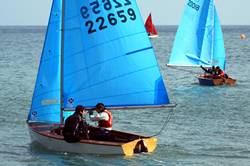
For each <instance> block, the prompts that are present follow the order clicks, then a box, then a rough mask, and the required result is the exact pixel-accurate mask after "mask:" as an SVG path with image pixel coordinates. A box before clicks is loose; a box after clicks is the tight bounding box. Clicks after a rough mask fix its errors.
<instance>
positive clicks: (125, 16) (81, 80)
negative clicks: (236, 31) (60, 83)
mask: <svg viewBox="0 0 250 166" xmlns="http://www.w3.org/2000/svg"><path fill="white" fill-rule="evenodd" d="M65 7H66V8H65V50H64V53H65V58H64V61H65V64H64V72H65V73H64V94H65V103H64V104H65V106H67V104H68V100H71V99H73V100H74V105H76V104H83V105H85V106H95V105H96V103H98V102H103V103H105V104H106V105H110V106H135V105H159V104H168V103H169V100H168V96H167V93H166V90H165V86H164V84H163V80H162V77H161V74H160V72H159V68H158V64H157V61H156V59H155V55H154V51H153V48H152V45H151V43H150V41H149V39H148V38H147V33H146V31H145V28H144V24H143V21H142V19H141V16H140V13H139V10H138V7H137V4H136V1H135V0H122V1H108V0H107V1H100V0H99V1H97V0H96V1H93V0H85V1H80V0H75V1H72V0H66V1H65Z"/></svg>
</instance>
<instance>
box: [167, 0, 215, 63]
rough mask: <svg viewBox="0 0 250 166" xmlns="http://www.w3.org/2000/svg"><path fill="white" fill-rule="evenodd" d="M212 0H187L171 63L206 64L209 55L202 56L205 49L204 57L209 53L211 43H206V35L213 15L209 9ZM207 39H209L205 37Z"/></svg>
mask: <svg viewBox="0 0 250 166" xmlns="http://www.w3.org/2000/svg"><path fill="white" fill-rule="evenodd" d="M211 2H212V1H211V0H200V1H192V0H187V1H186V5H185V9H184V13H183V16H182V20H181V23H180V25H179V27H178V30H177V33H176V37H175V41H174V45H173V48H172V52H171V56H170V59H169V64H170V65H179V66H195V65H201V64H206V63H207V60H208V59H210V58H209V57H206V58H200V57H201V53H202V51H203V54H202V55H203V57H204V56H205V55H208V54H207V53H209V51H208V49H206V50H202V49H205V48H209V47H210V45H209V43H208V42H207V43H206V44H207V46H203V44H204V36H205V34H206V33H207V32H206V31H209V30H210V29H209V28H211V27H209V24H207V20H208V18H210V17H211V14H209V10H210V8H211ZM205 41H207V39H205Z"/></svg>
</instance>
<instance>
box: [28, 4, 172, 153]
mask: <svg viewBox="0 0 250 166" xmlns="http://www.w3.org/2000/svg"><path fill="white" fill-rule="evenodd" d="M99 102H103V103H105V105H106V106H108V109H110V110H112V109H120V110H123V109H139V108H140V109H143V108H165V107H171V106H172V105H171V104H170V103H169V98H168V94H167V91H166V88H165V85H164V83H163V79H162V76H161V74H160V71H159V67H158V64H157V61H156V58H155V54H154V51H153V48H152V45H151V43H150V40H149V39H148V36H147V33H146V31H145V28H144V25H143V22H142V19H141V17H140V13H139V10H138V7H137V4H136V1H135V0H122V1H119V2H118V1H98V0H97V1H92V0H91V1H90V0H85V1H82V0H53V3H52V8H51V13H50V18H49V23H48V27H47V32H46V37H45V41H44V47H43V51H42V55H41V59H40V65H39V70H38V74H37V79H36V84H35V89H34V94H33V98H32V104H31V109H30V112H29V115H28V119H27V123H28V127H29V131H30V135H31V138H32V141H33V142H37V143H39V144H41V145H43V146H45V147H46V148H48V149H51V150H54V151H60V152H73V153H89V154H119V155H133V154H134V153H140V152H153V151H154V150H155V148H156V145H157V138H155V137H148V136H142V135H138V134H132V133H127V132H123V131H116V130H112V131H111V132H110V134H111V136H112V140H109V141H105V140H96V139H94V138H93V139H84V138H83V139H81V141H80V142H78V143H67V142H66V141H64V138H63V136H62V134H61V133H62V128H63V124H64V120H65V119H66V118H67V117H68V116H69V115H70V114H72V110H74V109H75V107H76V106H77V105H79V104H81V105H84V106H85V107H87V108H93V107H94V106H95V105H96V103H99ZM131 113H133V112H131ZM89 130H90V132H95V131H96V130H98V129H97V128H95V127H90V128H89Z"/></svg>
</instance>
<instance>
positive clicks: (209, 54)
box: [200, 0, 215, 66]
mask: <svg viewBox="0 0 250 166" xmlns="http://www.w3.org/2000/svg"><path fill="white" fill-rule="evenodd" d="M214 9H215V8H214V1H213V0H211V1H210V3H209V4H208V9H207V10H206V11H207V15H206V23H205V26H204V29H205V30H204V35H203V39H202V40H203V41H202V46H201V52H200V64H201V65H206V66H211V65H212V62H213V61H212V60H213V44H214Z"/></svg>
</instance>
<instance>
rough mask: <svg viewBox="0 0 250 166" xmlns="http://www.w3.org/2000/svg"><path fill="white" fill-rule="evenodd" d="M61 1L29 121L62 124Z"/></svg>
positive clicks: (48, 35)
mask: <svg viewBox="0 0 250 166" xmlns="http://www.w3.org/2000/svg"><path fill="white" fill-rule="evenodd" d="M61 12H62V11H61V1H60V0H54V1H53V4H52V8H51V14H50V19H49V23H48V27H47V33H46V37H45V41H44V47H43V51H42V55H41V59H40V65H39V70H38V74H37V79H36V84H35V89H34V94H33V98H32V105H31V110H30V112H29V115H28V120H29V121H47V122H60V40H61Z"/></svg>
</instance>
